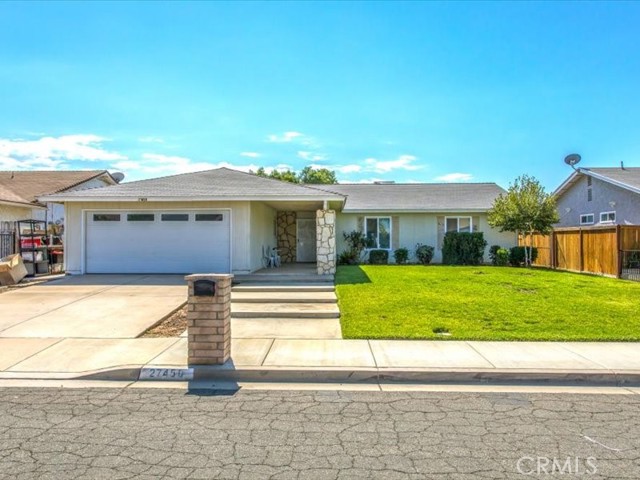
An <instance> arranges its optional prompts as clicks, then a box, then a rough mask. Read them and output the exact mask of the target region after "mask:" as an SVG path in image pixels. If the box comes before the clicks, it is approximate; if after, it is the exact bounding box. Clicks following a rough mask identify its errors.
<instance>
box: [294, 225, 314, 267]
mask: <svg viewBox="0 0 640 480" xmlns="http://www.w3.org/2000/svg"><path fill="white" fill-rule="evenodd" d="M296 225H297V228H296V238H297V242H296V243H297V248H296V261H298V262H315V261H316V220H315V218H310V219H306V218H300V219H298V220H297V221H296Z"/></svg>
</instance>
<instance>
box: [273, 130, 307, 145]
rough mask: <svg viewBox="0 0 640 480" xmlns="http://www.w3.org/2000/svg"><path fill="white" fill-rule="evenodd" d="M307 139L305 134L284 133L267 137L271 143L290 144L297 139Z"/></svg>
mask: <svg viewBox="0 0 640 480" xmlns="http://www.w3.org/2000/svg"><path fill="white" fill-rule="evenodd" d="M303 138H305V135H304V134H303V133H300V132H293V131H291V132H284V133H283V134H281V135H277V134H271V135H269V136H267V139H268V140H269V141H270V142H271V143H290V142H292V141H294V140H296V139H298V140H301V139H303Z"/></svg>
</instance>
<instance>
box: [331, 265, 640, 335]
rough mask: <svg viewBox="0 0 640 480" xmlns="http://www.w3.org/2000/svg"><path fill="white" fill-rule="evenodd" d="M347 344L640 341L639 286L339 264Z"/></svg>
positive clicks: (496, 270) (528, 274)
mask: <svg viewBox="0 0 640 480" xmlns="http://www.w3.org/2000/svg"><path fill="white" fill-rule="evenodd" d="M336 285H337V288H336V290H337V295H338V301H339V304H340V311H341V320H340V321H341V324H342V334H343V336H344V338H387V339H392V338H396V339H398V338H403V339H446V340H547V341H560V340H567V341H569V340H571V341H638V340H640V315H639V313H640V283H637V282H631V281H625V280H617V279H612V278H604V277H596V276H589V275H580V274H575V273H565V272H557V271H550V270H541V269H524V268H511V267H485V266H482V267H450V266H427V267H424V266H395V265H392V266H391V265H363V266H341V267H338V272H337V274H336Z"/></svg>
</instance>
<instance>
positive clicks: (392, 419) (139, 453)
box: [0, 388, 640, 480]
mask: <svg viewBox="0 0 640 480" xmlns="http://www.w3.org/2000/svg"><path fill="white" fill-rule="evenodd" d="M554 459H555V466H554ZM567 459H569V462H567ZM560 469H561V470H560ZM560 471H562V474H560V473H559V472H560ZM520 472H522V473H520ZM545 472H547V473H545ZM538 473H540V474H538ZM558 477H560V478H616V479H619V478H628V479H638V478H640V395H569V394H563V395H561V394H515V393H381V392H327V391H322V392H276V391H240V392H237V393H235V394H233V395H220V394H217V395H214V394H212V393H202V394H196V393H191V394H185V393H184V392H181V391H178V390H157V389H154V390H139V389H125V390H119V389H118V390H116V389H73V390H72V389H64V390H58V389H50V388H43V389H18V388H5V389H0V478H12V479H13V478H17V479H22V478H38V479H47V478H51V479H56V480H58V479H66V478H91V479H95V478H149V479H152V478H153V479H155V478H210V479H213V478H216V479H218V478H234V479H235V478H246V479H261V478H273V479H298V478H300V479H307V478H309V479H311V478H318V479H334V478H348V479H351V478H367V479H369V478H373V479H376V478H380V479H385V480H386V479H395V478H434V479H449V478H451V479H478V478H479V479H484V478H507V479H518V478H522V479H526V478H558Z"/></svg>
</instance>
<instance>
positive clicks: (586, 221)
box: [580, 177, 594, 225]
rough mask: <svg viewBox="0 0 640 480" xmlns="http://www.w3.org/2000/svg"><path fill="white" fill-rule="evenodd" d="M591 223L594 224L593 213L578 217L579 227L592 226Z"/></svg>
mask: <svg viewBox="0 0 640 480" xmlns="http://www.w3.org/2000/svg"><path fill="white" fill-rule="evenodd" d="M589 178H591V177H589ZM593 223H594V218H593V213H586V214H584V215H580V225H593Z"/></svg>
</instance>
